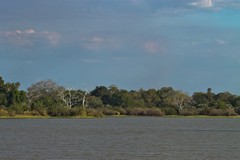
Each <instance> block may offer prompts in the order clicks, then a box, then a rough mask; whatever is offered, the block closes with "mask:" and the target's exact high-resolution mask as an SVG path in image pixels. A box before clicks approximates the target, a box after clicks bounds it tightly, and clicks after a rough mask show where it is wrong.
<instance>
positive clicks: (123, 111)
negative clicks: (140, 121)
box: [113, 107, 127, 115]
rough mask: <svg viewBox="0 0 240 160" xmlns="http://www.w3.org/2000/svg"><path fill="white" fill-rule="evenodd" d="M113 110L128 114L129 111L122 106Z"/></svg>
mask: <svg viewBox="0 0 240 160" xmlns="http://www.w3.org/2000/svg"><path fill="white" fill-rule="evenodd" d="M113 110H115V111H117V112H119V113H120V115H126V114H127V111H126V110H125V109H124V108H122V107H114V108H113Z"/></svg>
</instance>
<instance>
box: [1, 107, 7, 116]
mask: <svg viewBox="0 0 240 160" xmlns="http://www.w3.org/2000/svg"><path fill="white" fill-rule="evenodd" d="M7 115H8V111H7V110H5V109H4V108H0V116H7Z"/></svg>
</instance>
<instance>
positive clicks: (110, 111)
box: [102, 108, 120, 116]
mask: <svg viewBox="0 0 240 160" xmlns="http://www.w3.org/2000/svg"><path fill="white" fill-rule="evenodd" d="M102 113H103V114H104V115H108V116H112V115H120V112H118V111H115V110H112V109H108V108H105V109H103V112H102Z"/></svg>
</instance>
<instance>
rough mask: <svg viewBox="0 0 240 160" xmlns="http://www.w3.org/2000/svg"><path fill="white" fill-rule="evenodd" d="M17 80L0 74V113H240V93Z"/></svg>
mask: <svg viewBox="0 0 240 160" xmlns="http://www.w3.org/2000/svg"><path fill="white" fill-rule="evenodd" d="M19 87H20V83H18V82H17V83H9V82H7V83H5V82H4V80H3V78H2V77H0V116H14V115H18V114H19V115H34V116H96V117H99V116H104V115H141V116H163V115H184V116H189V115H210V116H235V115H239V114H240V96H237V95H233V94H231V93H229V92H221V93H217V94H216V93H213V92H212V90H211V88H208V89H207V91H206V92H195V93H193V94H192V95H191V96H190V95H188V94H187V93H185V92H183V91H180V90H174V89H173V88H172V87H163V88H161V89H157V90H156V89H148V90H143V89H139V90H137V91H136V90H131V91H127V90H124V89H119V88H118V87H117V86H115V85H111V86H109V87H106V86H97V87H96V88H95V89H93V90H92V91H90V92H88V91H84V90H79V89H72V88H66V87H63V86H61V85H59V84H57V83H56V82H54V81H52V80H43V81H40V82H37V83H34V84H32V85H31V86H30V87H29V88H28V89H27V91H22V90H19Z"/></svg>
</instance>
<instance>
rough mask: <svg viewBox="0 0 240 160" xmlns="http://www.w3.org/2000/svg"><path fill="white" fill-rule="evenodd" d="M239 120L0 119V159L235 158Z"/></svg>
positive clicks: (239, 136) (238, 145)
mask: <svg viewBox="0 0 240 160" xmlns="http://www.w3.org/2000/svg"><path fill="white" fill-rule="evenodd" d="M239 122H240V119H227V118H226V119H224V118H220V119H218V118H206V119H205V118H159V117H126V118H102V119H1V120H0V160H59V159H60V160H79V159H81V160H130V159H131V160H134V159H135V160H159V159H163V160H175V159H176V160H179V159H180V160H190V159H191V160H198V159H199V160H206V159H209V160H226V159H231V160H234V159H236V160H237V159H239V157H240V153H239V151H238V150H239V148H240V143H239V142H240V125H239Z"/></svg>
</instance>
